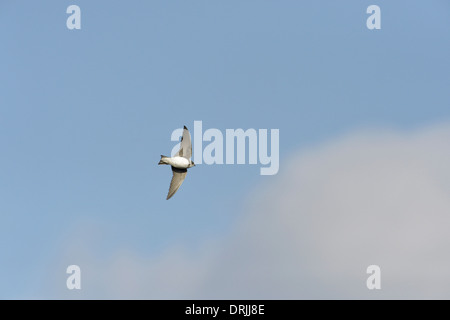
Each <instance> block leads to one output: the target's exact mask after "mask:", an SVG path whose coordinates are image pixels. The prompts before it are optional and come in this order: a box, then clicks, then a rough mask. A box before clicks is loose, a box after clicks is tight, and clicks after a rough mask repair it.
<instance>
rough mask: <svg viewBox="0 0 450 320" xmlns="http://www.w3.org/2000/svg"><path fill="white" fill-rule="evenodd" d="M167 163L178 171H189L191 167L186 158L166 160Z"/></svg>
mask: <svg viewBox="0 0 450 320" xmlns="http://www.w3.org/2000/svg"><path fill="white" fill-rule="evenodd" d="M165 161H166V162H167V163H168V164H170V165H171V166H173V167H175V168H178V169H187V168H188V167H189V164H190V162H189V160H188V159H186V158H184V157H172V158H166V159H165Z"/></svg>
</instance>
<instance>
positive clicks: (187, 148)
mask: <svg viewBox="0 0 450 320" xmlns="http://www.w3.org/2000/svg"><path fill="white" fill-rule="evenodd" d="M191 156H192V143H191V135H190V134H189V130H188V128H186V126H184V130H183V136H182V137H181V143H180V150H179V151H178V152H177V153H176V154H175V156H173V157H171V158H170V157H166V156H163V155H161V160H159V163H158V164H170V165H171V166H172V174H173V175H172V181H170V188H169V193H168V194H167V198H166V200H169V199H170V198H171V197H172V196H173V195H174V194H175V192H177V190H178V189H179V188H180V186H181V184H182V183H183V181H184V178H186V174H187V169H188V168H191V167H193V166H195V164H194V162H193V161H192V160H190V157H191Z"/></svg>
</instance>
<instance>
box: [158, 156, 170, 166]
mask: <svg viewBox="0 0 450 320" xmlns="http://www.w3.org/2000/svg"><path fill="white" fill-rule="evenodd" d="M166 158H168V157H166V156H163V155H161V160H159V163H158V164H168V163H167V162H166V161H165V159H166Z"/></svg>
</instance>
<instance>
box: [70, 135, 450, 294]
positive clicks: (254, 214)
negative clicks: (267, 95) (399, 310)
mask: <svg viewBox="0 0 450 320" xmlns="http://www.w3.org/2000/svg"><path fill="white" fill-rule="evenodd" d="M271 179H272V178H271ZM272 181H273V183H270V184H267V185H266V186H265V187H258V188H257V190H255V192H254V193H253V194H252V196H251V200H249V205H248V207H247V208H245V210H243V213H242V217H241V219H240V220H239V221H238V224H237V225H236V226H235V228H234V229H233V230H232V231H231V232H230V234H228V235H227V236H226V237H225V239H222V240H221V241H217V242H215V244H213V245H209V246H208V247H207V248H206V247H205V248H204V249H203V250H201V252H199V253H196V254H192V252H189V251H188V250H187V249H183V248H182V247H181V248H178V249H176V250H175V249H174V250H172V251H170V252H167V253H166V254H164V255H162V256H160V257H155V258H152V259H148V258H142V257H139V256H137V255H134V254H132V253H130V252H129V251H126V250H124V251H121V252H117V253H116V254H115V255H114V256H113V257H111V258H110V259H109V260H108V261H106V259H101V258H95V254H92V255H91V256H89V257H86V259H85V261H84V264H85V266H86V269H87V270H91V271H92V272H91V273H90V274H91V275H84V278H83V279H84V283H85V286H84V294H85V296H84V297H87V298H90V297H95V298H175V299H178V298H256V299H258V298H268V299H272V298H274V299H277V298H287V299H298V298H447V299H448V298H450V271H449V270H450V256H449V254H448V252H449V249H448V248H449V247H450V232H449V228H450V126H440V127H434V128H428V129H425V130H422V131H420V132H415V133H396V132H388V133H386V132H376V131H374V132H359V133H358V132H357V133H354V134H352V135H348V136H346V137H342V138H340V139H338V140H336V141H333V142H330V143H328V144H326V145H322V146H320V147H317V148H315V149H310V150H305V151H303V152H301V153H299V154H297V155H295V156H293V157H292V159H291V160H290V161H289V162H288V163H286V162H285V163H284V164H282V165H281V166H280V173H279V175H278V177H276V178H275V180H273V179H272ZM371 264H377V265H379V266H380V267H381V271H382V277H381V286H382V289H381V290H380V291H377V292H376V291H369V290H368V289H367V288H366V279H367V276H368V275H367V274H366V273H365V270H366V268H367V266H369V265H371ZM95 270H97V271H98V272H95ZM92 274H95V276H93V275H92ZM98 275H101V276H98ZM63 283H64V282H63ZM62 292H65V291H62ZM62 297H69V295H67V296H62Z"/></svg>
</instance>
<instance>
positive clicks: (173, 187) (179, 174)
mask: <svg viewBox="0 0 450 320" xmlns="http://www.w3.org/2000/svg"><path fill="white" fill-rule="evenodd" d="M172 173H173V175H172V181H170V188H169V193H168V194H167V198H166V200H169V199H170V198H172V196H173V195H174V194H175V192H177V190H178V189H179V188H180V187H181V184H182V183H183V181H184V178H186V174H187V169H177V168H174V167H172Z"/></svg>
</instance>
